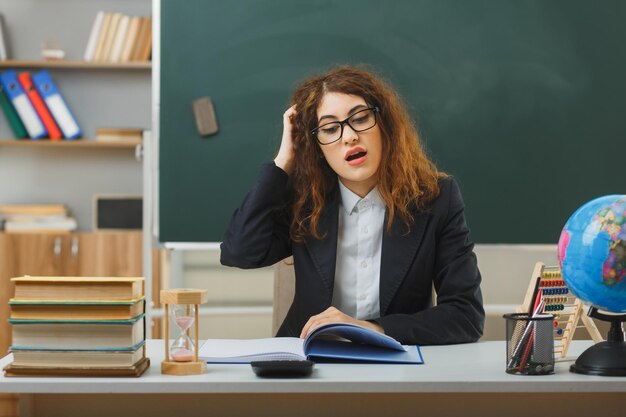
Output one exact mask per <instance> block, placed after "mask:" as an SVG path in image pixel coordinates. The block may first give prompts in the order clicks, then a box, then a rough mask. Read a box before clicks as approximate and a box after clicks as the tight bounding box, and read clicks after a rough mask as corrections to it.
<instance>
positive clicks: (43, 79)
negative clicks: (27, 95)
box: [32, 70, 82, 139]
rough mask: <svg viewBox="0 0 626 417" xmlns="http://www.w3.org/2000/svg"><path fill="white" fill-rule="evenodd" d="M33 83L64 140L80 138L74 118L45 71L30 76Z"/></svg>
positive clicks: (78, 128) (80, 132) (80, 133)
mask: <svg viewBox="0 0 626 417" xmlns="http://www.w3.org/2000/svg"><path fill="white" fill-rule="evenodd" d="M32 79H33V83H34V84H35V87H36V88H37V91H39V94H41V97H43V100H44V102H45V103H46V105H47V106H48V109H50V113H52V116H53V117H54V119H55V120H56V122H57V124H58V125H59V127H60V128H61V131H62V132H63V136H64V137H65V139H76V138H79V137H81V135H82V131H81V130H80V127H79V126H78V123H77V122H76V118H75V117H74V115H73V114H72V112H71V111H70V108H69V107H68V106H67V103H66V102H65V100H64V99H63V97H62V96H61V93H60V92H59V89H58V88H57V86H56V84H55V83H54V81H53V80H52V77H50V74H49V73H48V71H46V70H42V71H40V72H38V73H37V74H34V75H33V76H32Z"/></svg>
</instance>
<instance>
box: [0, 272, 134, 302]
mask: <svg viewBox="0 0 626 417" xmlns="http://www.w3.org/2000/svg"><path fill="white" fill-rule="evenodd" d="M11 281H12V282H13V284H14V286H15V296H14V297H13V300H15V301H53V300H55V301H58V300H63V301H129V300H137V299H139V298H140V297H143V295H144V279H143V278H142V277H31V276H24V277H17V278H11Z"/></svg>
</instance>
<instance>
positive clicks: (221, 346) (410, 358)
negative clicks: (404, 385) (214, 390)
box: [198, 323, 424, 364]
mask: <svg viewBox="0 0 626 417" xmlns="http://www.w3.org/2000/svg"><path fill="white" fill-rule="evenodd" d="M198 357H199V358H201V359H202V360H205V361H207V362H210V363H248V362H252V361H259V360H304V359H310V360H313V361H320V362H323V361H332V362H372V363H399V364H422V363H424V360H423V358H422V354H421V352H420V349H419V347H418V346H406V345H402V344H400V343H399V342H398V341H397V340H395V339H393V338H392V337H389V336H387V335H384V334H382V333H379V332H376V331H374V330H371V329H368V328H366V327H363V326H359V325H355V324H348V323H330V324H326V325H322V326H320V327H318V328H316V329H315V330H313V331H312V332H310V333H309V335H308V336H307V337H306V338H305V339H300V338H296V337H274V338H269V339H248V340H232V339H209V340H207V341H205V342H204V343H203V344H202V346H201V347H200V348H199V350H198Z"/></svg>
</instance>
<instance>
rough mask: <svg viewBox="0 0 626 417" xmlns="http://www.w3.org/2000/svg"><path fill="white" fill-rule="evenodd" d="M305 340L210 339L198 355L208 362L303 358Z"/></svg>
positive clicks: (290, 338) (280, 338)
mask: <svg viewBox="0 0 626 417" xmlns="http://www.w3.org/2000/svg"><path fill="white" fill-rule="evenodd" d="M302 345H303V340H302V339H299V338H296V337H274V338H267V339H209V340H207V341H206V342H204V343H203V344H202V346H200V349H199V350H198V357H199V358H200V359H202V360H206V361H207V362H231V363H246V362H250V361H253V360H303V359H304V351H303V348H302Z"/></svg>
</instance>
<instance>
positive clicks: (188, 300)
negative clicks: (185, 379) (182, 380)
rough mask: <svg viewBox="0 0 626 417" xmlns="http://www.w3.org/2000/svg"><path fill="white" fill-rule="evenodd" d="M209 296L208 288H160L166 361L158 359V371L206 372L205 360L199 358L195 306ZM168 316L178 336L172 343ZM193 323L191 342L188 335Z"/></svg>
mask: <svg viewBox="0 0 626 417" xmlns="http://www.w3.org/2000/svg"><path fill="white" fill-rule="evenodd" d="M208 298H209V291H208V290H196V289H176V290H161V303H162V304H163V305H164V308H165V360H164V361H163V362H161V373H163V374H169V375H195V374H202V373H204V372H205V371H206V363H205V362H204V361H198V305H199V304H203V303H205V302H206V301H207V299H208ZM170 306H171V308H170ZM170 315H171V316H172V319H173V321H174V324H175V325H176V328H177V329H178V336H177V337H176V339H175V340H174V342H172V344H171V345H169V339H170V337H169V336H170V334H169V329H170ZM192 325H193V326H194V331H193V335H194V339H193V341H192V339H191V337H189V334H190V331H191V326H192Z"/></svg>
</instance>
